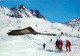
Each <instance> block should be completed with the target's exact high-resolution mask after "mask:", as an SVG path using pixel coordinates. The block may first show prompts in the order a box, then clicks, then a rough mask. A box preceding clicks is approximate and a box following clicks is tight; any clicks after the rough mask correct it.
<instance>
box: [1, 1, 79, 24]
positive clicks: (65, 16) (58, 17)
mask: <svg viewBox="0 0 80 56" xmlns="http://www.w3.org/2000/svg"><path fill="white" fill-rule="evenodd" d="M21 4H24V5H25V6H26V7H27V8H29V9H34V10H35V9H37V10H39V11H40V13H41V14H42V15H43V16H44V17H46V18H47V19H48V20H49V21H51V22H59V23H62V22H66V21H69V20H71V19H76V18H80V0H0V6H5V7H10V8H12V7H14V6H19V5H21Z"/></svg>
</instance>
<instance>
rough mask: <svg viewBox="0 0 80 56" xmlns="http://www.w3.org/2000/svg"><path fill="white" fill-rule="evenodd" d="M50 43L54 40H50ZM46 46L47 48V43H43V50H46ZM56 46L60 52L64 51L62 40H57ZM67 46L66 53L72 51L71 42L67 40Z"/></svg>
mask: <svg viewBox="0 0 80 56" xmlns="http://www.w3.org/2000/svg"><path fill="white" fill-rule="evenodd" d="M50 42H52V39H50ZM45 46H46V44H45V43H43V49H45ZM55 46H56V49H58V50H60V51H62V50H63V49H62V47H63V42H62V40H58V39H57V40H56V43H55ZM65 46H66V51H69V52H70V51H71V42H70V41H69V40H66V44H65Z"/></svg>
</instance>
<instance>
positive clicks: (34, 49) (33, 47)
mask: <svg viewBox="0 0 80 56" xmlns="http://www.w3.org/2000/svg"><path fill="white" fill-rule="evenodd" d="M20 8H21V9H20ZM31 11H32V12H33V13H32V12H31ZM34 13H35V14H36V13H39V11H35V10H31V9H27V8H25V6H19V7H14V8H7V7H0V56H76V55H77V56H80V43H79V42H80V31H79V32H78V31H77V30H75V29H74V30H73V31H72V29H73V28H71V27H69V26H66V25H64V24H61V23H51V22H49V21H48V20H44V19H41V18H40V16H39V15H38V17H37V16H34ZM42 18H43V17H42ZM26 28H29V29H30V28H31V29H34V30H35V31H36V32H40V33H53V34H56V35H57V36H52V35H40V34H37V35H35V34H25V35H16V36H15V35H14V36H10V35H8V34H7V33H8V32H11V31H12V30H17V31H18V32H19V31H20V29H21V30H23V31H20V33H21V32H25V33H26V32H29V31H28V29H27V30H26ZM31 31H32V30H31ZM62 32H63V33H64V34H63V35H60V34H61V33H62ZM65 33H66V34H65ZM51 39H52V42H50V40H51ZM57 39H59V40H62V41H63V47H62V49H63V51H59V50H58V49H56V46H55V43H56V40H57ZM66 40H69V41H70V42H71V52H68V51H67V52H66V47H65V44H66ZM43 43H45V44H46V46H45V49H43Z"/></svg>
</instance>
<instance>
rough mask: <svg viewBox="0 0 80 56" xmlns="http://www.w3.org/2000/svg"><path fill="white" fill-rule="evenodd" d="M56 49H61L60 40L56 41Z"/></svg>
mask: <svg viewBox="0 0 80 56" xmlns="http://www.w3.org/2000/svg"><path fill="white" fill-rule="evenodd" d="M56 49H59V40H58V39H57V41H56Z"/></svg>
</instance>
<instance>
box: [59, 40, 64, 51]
mask: <svg viewBox="0 0 80 56" xmlns="http://www.w3.org/2000/svg"><path fill="white" fill-rule="evenodd" d="M59 45H60V51H62V46H63V42H62V40H61V41H60V43H59Z"/></svg>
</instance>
